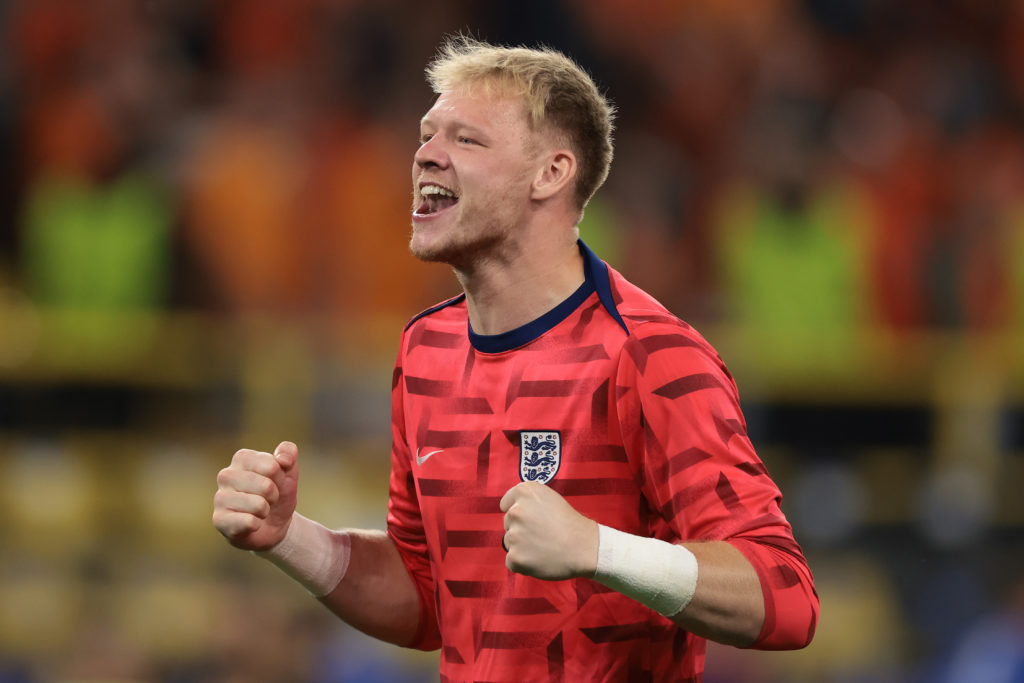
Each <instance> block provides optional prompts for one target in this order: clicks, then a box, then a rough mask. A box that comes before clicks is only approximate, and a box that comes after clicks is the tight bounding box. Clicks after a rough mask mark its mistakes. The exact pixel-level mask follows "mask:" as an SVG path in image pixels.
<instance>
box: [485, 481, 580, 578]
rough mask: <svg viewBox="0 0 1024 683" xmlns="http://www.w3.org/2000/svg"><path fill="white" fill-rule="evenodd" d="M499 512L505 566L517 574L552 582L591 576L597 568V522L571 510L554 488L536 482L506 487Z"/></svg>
mask: <svg viewBox="0 0 1024 683" xmlns="http://www.w3.org/2000/svg"><path fill="white" fill-rule="evenodd" d="M499 505H500V507H501V511H502V512H504V513H505V538H504V544H505V548H506V549H507V550H508V556H507V557H506V558H505V565H506V566H507V567H508V568H509V569H510V570H512V571H514V572H516V573H518V574H525V575H526V576H532V577H534V578H538V579H546V580H548V581H558V580H561V579H571V578H575V577H579V576H586V577H592V576H593V575H594V571H595V570H596V569H597V546H598V531H597V522H595V521H594V520H592V519H588V518H586V517H584V516H583V515H581V514H580V513H578V512H576V510H575V509H574V508H573V507H572V506H571V505H569V503H568V502H567V501H566V500H565V498H563V497H562V496H561V495H559V494H558V493H557V492H556V491H554V490H552V489H550V488H549V487H547V486H545V485H544V484H539V483H537V482H523V483H522V484H517V485H515V486H513V487H512V488H510V489H509V490H508V492H506V493H505V495H504V496H502V498H501V503H500V504H499Z"/></svg>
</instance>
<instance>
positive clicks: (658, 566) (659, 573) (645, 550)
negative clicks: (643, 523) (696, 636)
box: [594, 524, 697, 617]
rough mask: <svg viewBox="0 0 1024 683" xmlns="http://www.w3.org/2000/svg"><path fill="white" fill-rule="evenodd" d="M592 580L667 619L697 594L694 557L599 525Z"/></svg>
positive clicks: (669, 545)
mask: <svg viewBox="0 0 1024 683" xmlns="http://www.w3.org/2000/svg"><path fill="white" fill-rule="evenodd" d="M594 580H595V581H597V582H598V583H601V584H603V585H605V586H607V587H609V588H611V589H613V590H616V591H618V592H620V593H622V594H623V595H626V596H628V597H630V598H633V599H634V600H636V601H637V602H640V603H642V604H644V605H646V606H648V607H650V608H651V609H653V610H655V611H656V612H658V613H659V614H662V615H663V616H666V617H674V616H675V615H677V614H679V613H680V612H682V611H683V610H684V609H686V606H687V605H689V604H690V600H692V599H693V595H694V593H695V592H696V591H697V558H696V557H695V556H694V554H693V553H691V552H690V551H689V550H687V549H686V548H684V547H683V546H681V545H675V544H672V543H667V542H666V541H662V540H659V539H657V538H645V537H642V536H634V535H633V534H627V533H625V532H623V531H619V530H618V529H612V528H611V527H607V526H604V525H603V524H602V525H599V526H598V550H597V569H596V571H595V572H594Z"/></svg>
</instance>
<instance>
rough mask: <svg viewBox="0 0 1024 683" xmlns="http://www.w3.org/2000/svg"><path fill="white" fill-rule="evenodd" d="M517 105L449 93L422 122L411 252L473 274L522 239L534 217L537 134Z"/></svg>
mask: <svg viewBox="0 0 1024 683" xmlns="http://www.w3.org/2000/svg"><path fill="white" fill-rule="evenodd" d="M526 116H527V115H526V110H525V107H524V105H523V102H522V100H521V99H520V98H518V97H510V96H500V95H495V96H488V95H487V94H485V93H483V92H480V91H479V90H478V91H474V92H473V93H472V94H470V93H467V92H465V91H462V90H454V91H450V92H446V93H443V94H442V95H441V96H440V97H438V98H437V101H436V102H435V103H434V106H433V107H431V109H430V111H428V112H427V114H426V115H425V116H424V117H423V119H422V121H421V122H420V147H419V149H418V150H417V151H416V154H415V156H414V158H413V165H412V181H413V212H412V239H411V241H410V243H409V248H410V250H411V251H412V253H413V254H414V255H415V256H416V257H417V258H420V259H423V260H425V261H440V262H444V263H448V264H451V265H453V266H455V267H456V268H468V267H470V266H472V265H473V264H474V263H478V262H480V260H481V259H486V258H487V256H488V255H493V254H495V253H496V250H500V249H502V248H503V246H507V245H508V244H509V243H510V241H511V240H514V239H515V236H516V233H517V231H516V227H517V226H518V225H520V224H521V223H522V222H523V221H524V220H525V219H526V216H527V213H528V211H529V209H530V183H531V181H532V178H533V176H534V173H535V172H536V168H535V163H536V162H535V160H534V158H533V157H534V155H532V154H530V152H529V150H530V149H531V143H532V142H533V141H534V138H533V135H534V134H533V132H532V131H531V130H530V128H529V124H528V122H527V118H526Z"/></svg>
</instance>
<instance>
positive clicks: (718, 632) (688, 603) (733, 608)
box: [584, 526, 765, 646]
mask: <svg viewBox="0 0 1024 683" xmlns="http://www.w3.org/2000/svg"><path fill="white" fill-rule="evenodd" d="M598 528H599V533H598V534H597V535H598V545H597V552H596V553H595V554H596V556H597V561H596V566H597V569H596V571H594V572H592V573H591V574H590V575H592V576H593V577H594V579H595V580H596V581H598V582H599V583H602V584H604V585H606V586H608V587H609V588H612V589H614V590H617V591H619V592H620V593H622V594H624V595H626V596H628V597H631V598H633V599H634V600H637V601H638V602H641V603H643V604H644V605H646V606H648V607H650V608H651V609H653V610H655V611H657V612H659V613H660V614H662V615H663V616H666V617H668V618H670V619H672V620H673V621H675V622H676V623H678V624H679V625H680V626H682V627H684V628H685V629H686V630H688V631H690V632H691V633H694V634H696V635H699V636H702V637H705V638H709V639H711V640H715V641H717V642H720V643H724V644H727V645H738V646H746V645H750V644H751V643H753V642H754V641H755V640H756V639H757V637H758V635H759V634H760V632H761V627H762V624H763V622H764V615H765V610H764V596H763V594H762V591H761V582H760V579H759V577H758V575H757V572H756V571H755V569H754V567H753V566H752V565H751V564H750V562H749V561H748V560H747V558H746V557H745V556H744V555H743V554H742V553H741V552H740V551H738V550H737V549H736V548H734V547H733V546H731V545H730V544H728V543H726V542H724V541H710V542H693V543H683V544H678V545H676V544H671V543H668V542H666V541H662V540H659V539H655V538H646V537H642V536H635V535H632V534H628V533H625V532H621V531H616V530H614V529H610V528H608V527H604V526H600V527H598ZM586 554H589V553H586ZM586 554H585V555H586ZM584 566H585V565H584Z"/></svg>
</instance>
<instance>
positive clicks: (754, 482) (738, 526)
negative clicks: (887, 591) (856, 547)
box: [616, 323, 819, 649]
mask: <svg viewBox="0 0 1024 683" xmlns="http://www.w3.org/2000/svg"><path fill="white" fill-rule="evenodd" d="M616 384H617V393H616V395H617V396H618V401H617V408H618V411H619V420H620V425H621V428H622V433H623V439H624V443H625V444H626V449H627V453H628V454H629V457H630V460H631V461H632V462H634V463H636V467H637V470H638V476H639V477H640V479H641V481H642V491H643V494H644V496H645V498H646V499H647V501H648V503H649V505H650V506H651V508H652V510H653V511H654V514H653V515H652V518H653V519H654V522H653V524H652V526H653V528H652V529H651V532H652V535H654V536H655V537H657V538H661V539H663V540H667V541H670V542H682V541H712V540H716V541H726V542H728V543H730V544H731V545H733V546H734V547H736V548H737V549H738V550H739V551H740V552H741V553H743V555H744V556H745V557H746V558H747V560H748V561H749V562H750V564H751V565H752V566H753V567H754V569H755V571H756V572H757V575H758V577H759V579H760V582H761V588H762V593H763V595H764V607H765V620H764V625H763V627H762V630H761V634H760V635H759V637H758V638H757V640H756V641H755V642H754V643H753V645H752V646H751V647H754V648H758V649H793V648H800V647H804V646H805V645H807V644H808V643H809V642H810V640H811V638H812V637H813V634H814V630H815V627H816V624H817V618H818V609H819V604H818V596H817V593H816V592H815V589H814V581H813V577H812V575H811V572H810V569H809V567H808V566H807V561H806V559H805V558H804V555H803V552H802V550H801V549H800V546H799V545H798V544H797V543H796V541H795V540H794V538H793V530H792V527H791V526H790V524H789V522H788V521H787V520H786V517H785V515H783V513H782V510H781V508H780V503H781V500H782V494H781V493H780V492H779V489H778V487H777V486H776V485H775V483H774V482H773V481H772V479H771V477H770V476H769V475H768V471H767V469H766V468H765V466H764V464H763V463H762V462H761V460H760V459H759V458H758V457H757V454H756V453H755V452H754V448H753V446H752V444H751V442H750V439H749V438H748V437H747V429H746V422H745V420H744V418H743V414H742V412H741V410H740V406H739V397H738V392H737V390H736V385H735V383H734V382H733V380H732V377H731V376H730V375H729V373H728V371H727V370H726V368H725V366H724V364H723V363H722V361H721V359H720V358H719V357H718V354H716V353H715V352H714V350H713V349H712V348H711V346H710V345H708V343H707V342H706V341H704V340H703V338H701V337H700V336H699V335H698V334H697V333H696V332H695V331H694V330H692V328H689V327H688V326H687V325H685V323H679V324H670V323H649V324H643V325H639V326H638V329H637V330H635V331H634V333H632V334H631V335H630V337H629V339H628V340H627V341H626V345H625V347H624V354H623V358H622V361H621V362H620V364H619V370H618V373H617V378H616Z"/></svg>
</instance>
